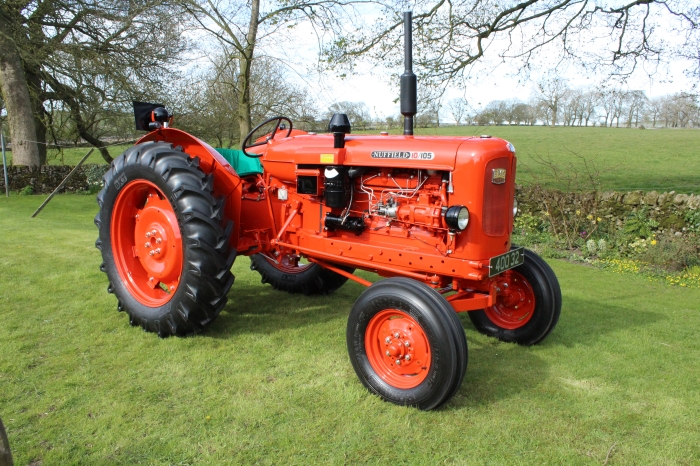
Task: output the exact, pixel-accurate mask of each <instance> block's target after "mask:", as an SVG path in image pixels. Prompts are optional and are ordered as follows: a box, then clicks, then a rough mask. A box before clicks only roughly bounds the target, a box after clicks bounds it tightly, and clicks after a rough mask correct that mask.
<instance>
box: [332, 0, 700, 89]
mask: <svg viewBox="0 0 700 466" xmlns="http://www.w3.org/2000/svg"><path fill="white" fill-rule="evenodd" d="M382 5H383V10H382V12H381V14H380V15H379V19H378V20H377V22H376V24H375V25H374V27H372V28H369V29H368V30H359V31H358V30H357V28H352V27H350V28H347V30H346V34H345V35H344V36H342V37H339V38H338V39H337V40H336V41H335V42H334V43H333V44H332V45H331V46H330V47H328V48H327V49H326V51H325V53H326V58H327V59H328V60H329V62H330V63H333V64H334V65H336V66H342V65H347V66H352V64H353V61H354V60H355V59H356V57H357V56H358V55H369V56H370V57H371V58H372V59H373V60H374V61H375V62H377V63H382V64H388V65H390V66H399V64H400V61H401V59H402V57H401V54H400V53H396V50H400V44H401V40H402V12H403V11H404V10H405V9H406V8H407V6H406V5H407V4H406V2H404V1H403V0H402V1H399V0H389V1H387V2H384V3H383V4H382ZM410 8H412V9H413V12H414V16H413V17H414V30H415V37H414V45H415V49H416V54H415V56H414V59H415V67H416V68H417V74H418V75H419V76H421V77H422V80H423V83H424V84H432V85H433V86H436V87H444V86H445V85H446V83H447V82H450V81H454V82H456V83H459V82H460V81H463V80H458V79H455V78H460V77H463V76H464V75H465V73H466V72H468V70H469V67H470V65H472V64H473V63H475V62H476V61H477V60H479V59H480V58H481V57H482V56H484V55H485V54H486V51H487V49H498V45H500V44H508V45H506V46H505V47H504V48H501V49H499V50H500V52H497V53H498V55H499V56H500V58H502V59H503V60H508V59H512V58H518V59H520V60H522V62H523V63H524V69H529V67H528V64H532V62H533V61H534V60H533V57H535V54H536V52H537V51H538V50H540V49H542V48H545V49H546V50H547V52H548V53H549V54H550V55H551V56H558V57H562V59H572V60H575V61H577V62H579V63H581V64H584V65H586V66H587V67H588V68H589V69H591V68H597V67H600V66H608V67H610V68H609V69H610V70H611V71H612V72H614V73H617V74H622V75H629V74H630V73H632V72H633V71H634V70H635V69H636V68H637V65H638V64H639V63H640V62H642V61H648V62H652V63H656V64H658V63H659V62H661V61H662V60H663V59H665V58H669V57H674V56H679V55H680V56H686V57H691V58H693V59H694V61H692V62H691V65H690V66H691V68H690V69H689V70H688V72H689V73H691V74H693V75H694V76H700V60H698V59H697V53H698V51H697V44H698V42H700V40H699V36H700V27H699V26H700V9H699V8H697V2H696V1H694V0H634V1H629V2H622V3H620V2H616V1H613V0H601V1H595V2H594V1H591V0H524V1H521V2H491V1H485V0H474V1H469V2H451V1H446V0H417V1H415V2H411V7H410ZM669 29H673V31H675V32H676V37H675V38H677V39H678V40H676V41H674V42H669V41H667V40H666V39H667V36H666V35H665V33H663V32H662V31H668V30H669ZM499 40H500V41H499ZM496 41H499V42H498V43H496ZM593 43H595V45H596V46H595V47H591V44H593ZM598 45H601V48H599V47H598ZM490 46H492V47H490ZM553 48H554V50H553ZM598 50H601V51H600V53H596V52H597V51H598Z"/></svg>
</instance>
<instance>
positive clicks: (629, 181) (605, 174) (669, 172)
mask: <svg viewBox="0 0 700 466" xmlns="http://www.w3.org/2000/svg"><path fill="white" fill-rule="evenodd" d="M420 134H444V135H460V136H467V135H481V134H490V135H492V136H495V137H500V138H504V139H507V140H508V141H510V142H512V143H513V145H514V146H515V149H516V152H517V155H518V181H519V182H520V183H526V184H531V183H534V182H539V183H541V184H543V185H545V186H550V187H560V188H561V187H563V185H564V183H563V182H562V181H564V180H565V179H566V178H571V175H573V174H574V173H578V174H579V175H584V174H585V169H584V166H583V163H582V161H583V160H585V161H586V162H587V163H588V164H589V166H593V167H595V168H596V169H597V170H599V171H600V178H599V179H600V183H601V187H602V189H604V190H617V191H628V190H635V189H642V190H647V191H649V190H652V189H655V190H658V191H671V190H675V191H677V192H693V191H694V192H698V190H699V189H700V152H699V151H698V147H699V146H700V131H698V130H683V129H681V130H678V129H654V130H651V129H648V130H640V129H636V128H600V127H596V128H593V127H591V128H586V127H584V128H577V127H556V128H551V127H548V126H488V127H483V126H482V127H474V126H464V127H446V128H436V129H422V130H420ZM549 159H551V161H553V162H554V163H555V164H556V165H557V166H559V167H560V168H562V169H564V170H563V171H564V172H565V175H564V176H563V177H562V179H561V180H557V179H556V178H554V177H553V176H552V174H551V171H550V169H549V167H548V166H547V165H545V164H543V163H542V160H549ZM581 186H582V187H585V188H589V189H590V184H589V183H585V182H584V183H582V184H581Z"/></svg>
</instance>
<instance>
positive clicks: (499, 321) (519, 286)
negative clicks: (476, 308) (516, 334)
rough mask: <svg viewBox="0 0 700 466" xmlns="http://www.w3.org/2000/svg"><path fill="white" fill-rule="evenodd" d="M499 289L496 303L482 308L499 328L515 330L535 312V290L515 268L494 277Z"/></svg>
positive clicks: (525, 322)
mask: <svg viewBox="0 0 700 466" xmlns="http://www.w3.org/2000/svg"><path fill="white" fill-rule="evenodd" d="M496 286H497V287H498V288H499V289H500V292H499V293H498V298H497V300H496V304H494V305H493V306H491V307H487V308H486V309H484V312H485V313H486V316H487V317H488V318H489V319H490V320H491V322H493V323H494V324H496V325H498V326H499V327H501V328H504V329H508V330H515V329H518V328H521V327H523V326H524V325H525V324H527V323H528V322H529V321H530V319H532V316H533V315H534V313H535V292H534V291H533V289H532V286H531V285H530V283H529V282H528V281H527V280H526V279H525V277H523V276H522V275H521V274H520V273H518V272H516V271H515V270H508V271H506V272H504V273H503V274H502V275H500V276H499V277H498V278H496Z"/></svg>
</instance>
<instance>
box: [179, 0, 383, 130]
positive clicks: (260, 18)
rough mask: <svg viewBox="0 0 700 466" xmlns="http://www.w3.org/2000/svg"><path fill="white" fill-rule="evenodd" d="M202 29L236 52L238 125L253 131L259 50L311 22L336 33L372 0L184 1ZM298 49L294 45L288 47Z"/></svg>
mask: <svg viewBox="0 0 700 466" xmlns="http://www.w3.org/2000/svg"><path fill="white" fill-rule="evenodd" d="M180 1H181V2H182V4H183V5H185V7H186V8H187V10H188V11H189V12H190V14H191V15H192V17H193V18H195V20H196V21H197V22H198V23H199V25H200V27H201V28H202V29H203V30H205V31H207V32H208V33H210V34H212V35H213V37H215V38H216V40H218V41H219V42H220V43H221V44H222V45H224V46H225V47H227V48H228V49H230V50H231V51H232V53H231V56H232V57H233V58H235V63H236V65H237V67H238V70H237V82H236V87H237V89H238V90H237V95H238V123H239V131H240V134H241V135H245V134H247V133H248V132H249V131H250V129H251V125H252V123H251V121H252V120H251V119H252V116H253V113H254V109H253V107H254V105H255V101H254V96H253V95H252V94H251V89H252V83H251V73H252V70H253V63H254V60H255V58H256V57H257V54H256V50H257V48H259V47H260V46H261V43H265V42H266V41H269V40H271V39H273V38H274V37H276V36H280V35H281V34H282V32H283V31H285V30H287V29H291V28H294V27H295V26H297V25H299V24H300V23H304V22H305V23H310V24H311V26H312V27H313V28H314V30H315V31H317V32H318V33H319V34H323V33H324V32H330V33H336V32H337V31H340V30H342V28H343V26H344V24H345V23H346V22H350V21H351V19H352V18H354V16H353V15H352V12H353V10H352V7H353V6H354V5H355V4H361V3H369V0H320V1H318V0H292V1H287V0H271V1H269V2H261V0H180ZM282 43H283V44H288V46H290V47H292V46H293V45H292V44H291V43H285V42H282Z"/></svg>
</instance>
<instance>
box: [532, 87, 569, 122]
mask: <svg viewBox="0 0 700 466" xmlns="http://www.w3.org/2000/svg"><path fill="white" fill-rule="evenodd" d="M569 92H570V91H569V87H568V85H567V83H566V80H565V79H563V78H559V77H554V78H549V79H543V80H541V81H540V82H538V83H537V93H538V99H539V101H540V103H541V104H542V105H543V106H545V107H547V108H548V109H549V110H550V112H551V120H550V122H551V125H552V126H555V125H556V124H557V123H558V122H559V110H560V107H561V106H562V103H563V102H564V100H565V99H566V97H567V96H568V95H569Z"/></svg>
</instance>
